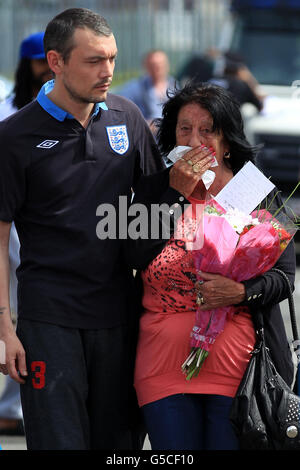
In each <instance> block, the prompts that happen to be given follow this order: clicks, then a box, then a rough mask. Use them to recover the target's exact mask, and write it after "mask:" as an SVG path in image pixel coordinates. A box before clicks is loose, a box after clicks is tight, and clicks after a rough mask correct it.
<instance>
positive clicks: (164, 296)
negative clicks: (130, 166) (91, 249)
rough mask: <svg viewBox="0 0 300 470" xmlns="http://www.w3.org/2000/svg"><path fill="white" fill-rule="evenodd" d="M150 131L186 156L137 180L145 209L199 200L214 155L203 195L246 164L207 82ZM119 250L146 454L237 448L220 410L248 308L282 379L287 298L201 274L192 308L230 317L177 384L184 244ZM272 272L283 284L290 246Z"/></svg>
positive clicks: (229, 103) (241, 349) (222, 97)
mask: <svg viewBox="0 0 300 470" xmlns="http://www.w3.org/2000/svg"><path fill="white" fill-rule="evenodd" d="M157 135H158V142H159V145H160V148H161V150H162V152H163V153H164V154H165V155H167V154H168V153H169V152H170V151H171V150H172V149H173V148H174V147H175V146H188V147H191V148H192V150H190V151H189V152H188V153H186V154H185V155H184V156H183V158H181V159H180V160H179V161H177V162H176V163H175V164H174V165H173V166H172V168H171V169H170V170H169V171H165V172H162V173H160V174H158V175H156V176H152V177H150V178H146V179H145V180H144V181H143V183H142V186H141V188H140V190H137V192H136V195H135V202H143V203H144V204H146V205H148V206H149V208H150V206H151V204H154V203H155V204H156V203H159V202H162V201H166V200H169V201H171V200H172V201H173V202H175V201H178V205H179V206H180V205H182V204H184V203H187V202H188V203H189V204H190V206H189V207H190V208H192V211H191V214H193V213H195V212H196V211H193V209H194V208H196V207H197V205H199V204H201V203H203V201H204V200H205V199H206V196H207V190H206V188H205V186H204V184H203V181H202V179H201V177H202V175H203V174H204V172H205V171H206V170H207V169H208V168H210V166H211V164H212V161H213V158H214V157H215V158H216V159H217V162H218V166H216V167H213V168H211V169H212V170H213V171H214V172H215V175H216V176H215V180H214V182H213V184H212V185H211V187H210V188H209V193H210V194H212V195H216V194H217V193H218V192H219V191H220V190H221V189H222V188H223V187H224V186H225V185H226V184H227V183H228V182H229V181H230V179H231V178H232V177H233V176H234V174H235V173H236V172H237V171H238V170H240V169H241V168H242V167H243V165H244V164H245V162H247V161H254V150H253V148H251V146H250V145H249V144H248V142H247V141H246V139H245V136H244V132H243V122H242V118H241V114H240V111H239V105H238V104H237V103H236V102H235V101H234V99H233V98H232V96H231V95H230V94H229V93H228V92H227V91H226V90H225V89H223V88H221V87H217V86H214V85H208V84H205V85H203V86H196V87H193V86H186V87H185V88H184V89H182V90H180V91H178V92H176V93H175V94H174V95H173V96H172V97H171V98H170V99H169V101H168V102H167V103H166V104H165V106H164V109H163V117H162V119H161V121H160V122H159V129H158V134H157ZM180 196H181V197H180ZM182 196H183V197H182ZM173 207H176V205H175V206H173ZM192 220H193V216H192ZM180 221H181V219H180V218H179V219H178V220H177V227H178V224H180ZM196 222H197V221H196ZM127 249H128V250H127V256H128V257H129V259H130V262H131V265H132V266H133V267H135V268H136V269H138V270H140V278H141V280H142V283H143V298H142V304H143V311H142V315H141V318H140V332H139V340H138V346H137V356H136V366H135V379H134V384H135V388H136V392H137V397H138V401H139V406H140V407H141V408H142V411H143V415H144V418H145V423H146V427H147V431H148V433H149V437H150V442H151V446H152V449H161V450H163V449H164V450H166V449H168V450H170V449H174V450H175V449H178V450H184V449H189V450H192V449H198V450H199V449H238V440H237V437H236V436H235V434H234V432H233V429H232V427H231V423H230V420H229V412H230V407H231V404H232V400H233V397H234V396H235V393H236V390H237V388H238V385H239V383H240V380H241V378H242V376H243V374H244V371H245V369H246V366H247V363H248V361H249V357H250V355H249V353H250V352H251V350H252V349H253V346H254V343H255V332H254V327H253V322H252V318H251V315H252V314H253V313H254V312H255V311H256V310H257V309H261V310H263V311H264V315H265V318H266V323H267V325H266V328H267V330H268V333H267V335H268V342H269V346H270V348H271V352H272V353H273V352H274V354H275V356H274V360H275V362H276V365H277V367H278V369H279V371H280V373H281V374H282V375H283V376H284V378H285V379H286V381H287V382H290V381H291V367H292V365H291V357H290V351H289V348H288V342H287V339H286V335H285V331H284V326H283V322H282V317H281V314H280V310H279V306H278V303H279V302H280V301H282V300H283V299H284V298H286V297H287V286H286V285H285V283H284V282H283V281H282V279H281V278H280V276H278V274H277V273H275V272H268V273H266V274H265V275H263V276H259V277H257V278H256V279H252V280H250V281H246V282H242V283H239V282H235V281H233V280H231V279H229V278H226V277H224V276H220V275H213V274H205V273H203V278H204V279H205V282H204V284H203V285H202V286H201V296H202V298H203V299H204V302H205V304H204V306H203V307H202V308H206V309H212V308H216V307H220V306H228V305H233V306H235V313H236V315H234V316H233V318H232V319H231V320H228V321H227V323H226V325H225V329H224V331H223V332H222V333H221V334H220V335H219V336H218V337H217V339H216V341H215V343H214V345H213V348H212V349H211V351H210V354H209V356H208V358H207V359H206V361H205V362H204V365H203V366H202V368H201V371H200V373H199V375H198V376H197V377H195V378H193V379H192V380H191V381H187V380H186V377H185V376H184V375H183V373H182V370H181V365H182V363H183V362H184V360H185V359H186V357H187V356H188V354H189V350H190V332H191V330H192V327H193V325H194V321H195V311H196V308H197V305H196V288H195V281H196V271H195V267H194V262H193V257H192V254H191V251H190V250H188V249H187V246H186V239H185V237H184V236H183V238H182V239H181V240H179V239H178V237H175V236H174V235H173V236H171V238H170V239H169V240H163V239H152V240H136V241H133V240H131V241H129V244H128V247H127ZM277 266H278V267H280V268H281V269H282V270H283V271H285V272H286V274H287V275H288V276H289V278H290V280H291V281H292V283H293V281H294V274H295V256H294V252H293V246H292V244H290V245H289V247H288V248H287V249H286V250H285V252H284V253H283V254H282V256H281V258H280V260H279V261H278V263H277ZM254 293H255V294H256V295H253V294H254Z"/></svg>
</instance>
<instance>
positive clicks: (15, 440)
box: [0, 268, 300, 450]
mask: <svg viewBox="0 0 300 470" xmlns="http://www.w3.org/2000/svg"><path fill="white" fill-rule="evenodd" d="M294 299H295V305H296V313H297V323H298V329H299V333H300V268H298V269H297V274H296V290H295V294H294ZM281 308H282V313H283V317H284V321H285V325H286V330H287V335H288V337H289V338H290V339H291V338H292V330H291V328H290V320H289V318H290V317H289V310H288V302H287V301H284V302H282V305H281ZM3 379H4V376H3V375H2V374H0V391H1V390H2V387H3ZM0 446H1V448H2V449H3V450H26V443H25V439H24V438H22V437H10V436H0ZM144 449H151V447H150V444H149V441H148V439H147V440H146V442H145V446H144Z"/></svg>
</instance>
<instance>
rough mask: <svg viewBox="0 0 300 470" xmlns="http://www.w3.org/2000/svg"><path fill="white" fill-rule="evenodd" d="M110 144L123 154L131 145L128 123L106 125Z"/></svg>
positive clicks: (115, 150) (114, 149)
mask: <svg viewBox="0 0 300 470" xmlns="http://www.w3.org/2000/svg"><path fill="white" fill-rule="evenodd" d="M106 131H107V135H108V141H109V145H110V146H111V148H112V149H113V151H114V152H116V153H118V154H119V155H123V154H124V153H125V152H127V150H128V147H129V139H128V134H127V128H126V125H125V124H124V125H121V126H107V127H106Z"/></svg>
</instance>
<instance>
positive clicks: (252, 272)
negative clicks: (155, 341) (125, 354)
mask: <svg viewBox="0 0 300 470" xmlns="http://www.w3.org/2000/svg"><path fill="white" fill-rule="evenodd" d="M297 228H298V227H297V225H296V224H295V223H294V222H293V221H291V219H289V218H288V217H287V216H286V214H285V213H284V212H280V210H277V211H276V212H275V213H274V215H272V214H271V213H270V211H269V210H268V209H261V210H256V211H254V212H253V213H252V214H250V215H245V214H243V213H241V212H239V211H238V210H236V209H233V210H228V211H227V212H226V211H225V210H224V209H223V208H222V207H221V206H219V205H218V203H217V202H216V201H214V200H211V201H210V202H208V204H207V205H206V206H205V209H204V215H203V219H202V221H201V223H200V224H199V226H198V229H197V231H196V234H195V239H194V243H195V245H194V246H195V248H196V249H194V250H193V256H194V260H195V266H196V270H197V279H198V280H199V281H201V271H203V272H208V273H214V274H221V275H223V276H226V277H229V278H231V279H233V280H235V281H237V282H241V281H244V280H248V279H251V278H254V277H257V276H259V275H261V274H263V273H265V272H266V271H268V270H269V269H271V268H272V267H273V266H274V264H275V263H276V261H277V260H278V258H279V257H280V255H281V253H282V252H283V250H284V249H285V248H286V247H287V245H288V244H289V242H290V241H291V240H292V238H293V236H294V234H295V233H296V230H297ZM234 310H235V309H234V306H226V307H222V308H217V309H214V310H200V309H199V308H198V309H197V312H196V319H195V325H194V327H193V330H192V332H191V353H190V355H189V356H188V358H187V359H186V360H185V362H184V363H183V364H182V370H183V372H184V373H185V374H186V376H187V377H186V378H187V380H190V379H191V378H192V377H193V376H197V375H198V373H199V371H200V369H201V366H202V364H203V363H204V361H205V359H206V357H207V356H208V354H209V351H210V349H211V348H212V346H213V344H214V342H215V340H216V337H217V336H218V335H219V334H220V333H221V332H222V331H223V330H224V326H225V322H226V320H227V319H230V318H231V317H232V315H233V314H234Z"/></svg>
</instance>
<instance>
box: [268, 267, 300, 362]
mask: <svg viewBox="0 0 300 470" xmlns="http://www.w3.org/2000/svg"><path fill="white" fill-rule="evenodd" d="M271 271H275V272H276V273H278V274H280V275H281V277H282V278H283V279H284V280H285V281H286V283H287V286H288V302H289V310H290V317H291V325H292V332H293V337H294V341H293V346H294V348H295V353H296V355H297V358H298V362H300V341H299V334H298V328H297V320H296V312H295V303H294V297H293V291H292V286H291V283H290V280H289V278H288V276H287V275H286V274H285V272H283V271H281V269H278V268H272V269H271Z"/></svg>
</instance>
